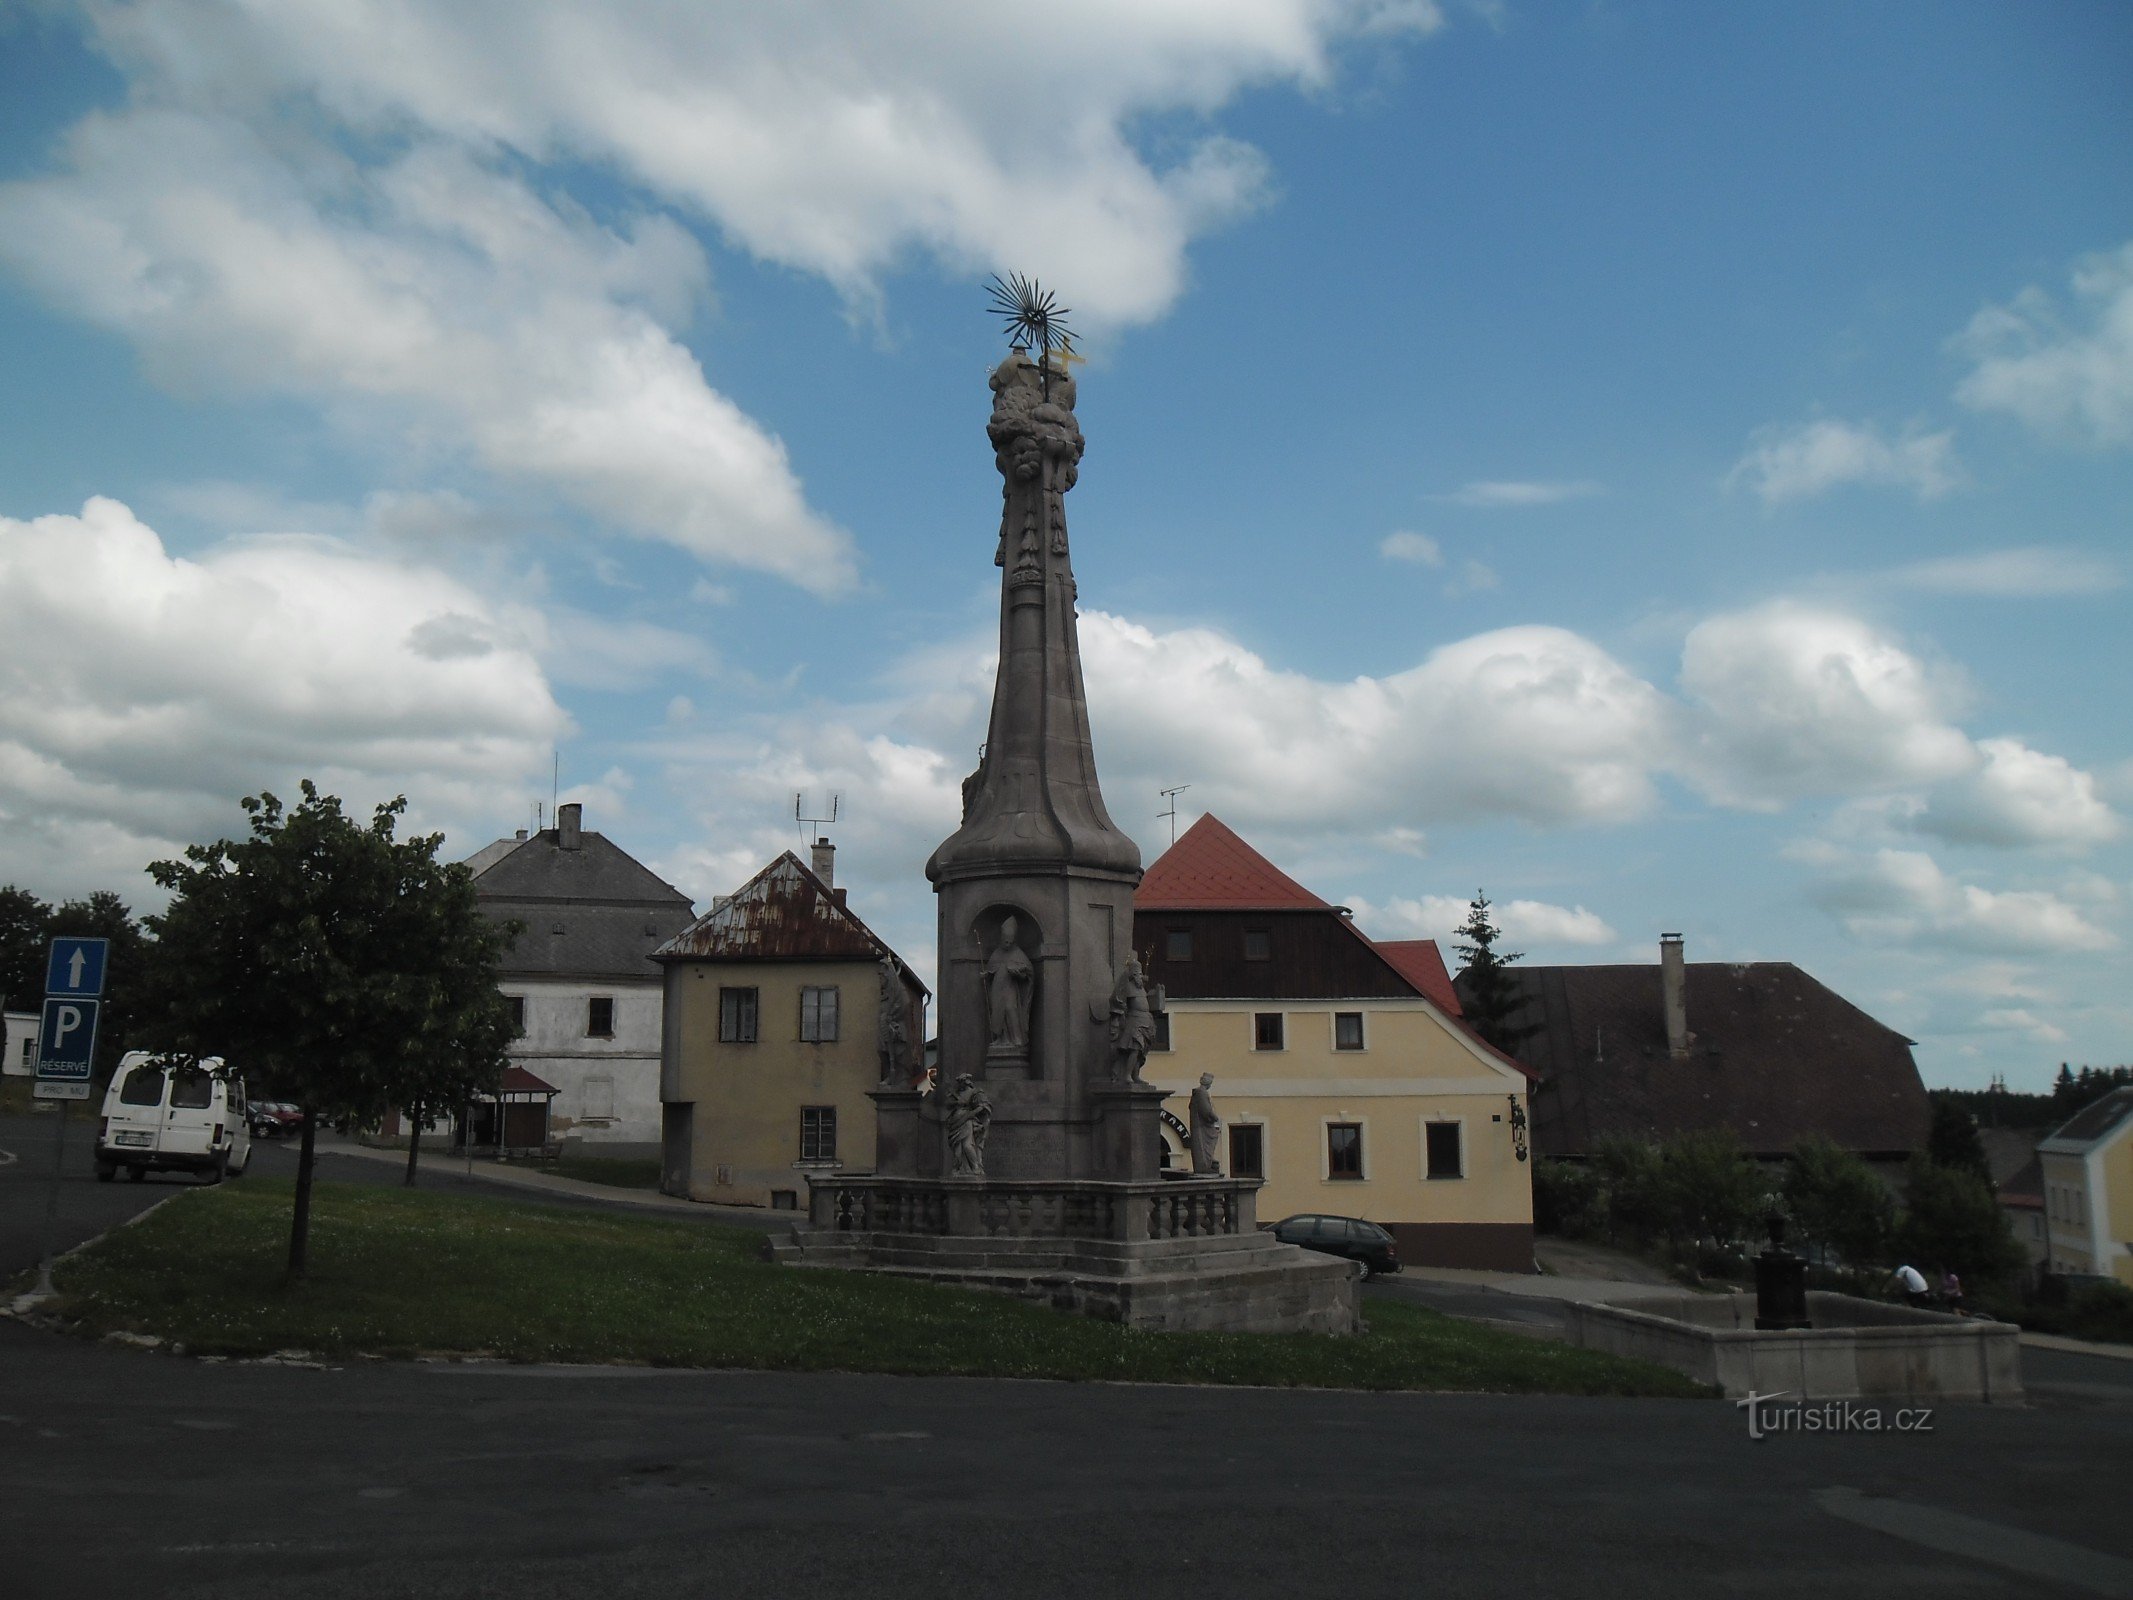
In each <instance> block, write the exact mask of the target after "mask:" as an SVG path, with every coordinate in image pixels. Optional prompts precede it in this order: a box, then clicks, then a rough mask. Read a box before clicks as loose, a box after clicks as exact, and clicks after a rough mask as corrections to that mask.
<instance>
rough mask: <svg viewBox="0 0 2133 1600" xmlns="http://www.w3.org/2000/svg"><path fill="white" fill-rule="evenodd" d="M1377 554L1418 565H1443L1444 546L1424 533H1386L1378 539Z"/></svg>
mask: <svg viewBox="0 0 2133 1600" xmlns="http://www.w3.org/2000/svg"><path fill="white" fill-rule="evenodd" d="M1378 554H1379V555H1381V556H1383V557H1384V558H1385V559H1386V560H1387V561H1411V562H1413V563H1414V564H1415V565H1416V566H1418V567H1441V566H1443V565H1444V547H1443V546H1441V545H1440V544H1438V543H1437V541H1436V540H1434V539H1432V538H1431V537H1430V536H1429V535H1428V534H1426V533H1410V532H1407V531H1406V530H1404V529H1403V530H1402V531H1401V532H1399V533H1388V534H1386V535H1385V537H1384V538H1382V539H1380V540H1379V541H1378Z"/></svg>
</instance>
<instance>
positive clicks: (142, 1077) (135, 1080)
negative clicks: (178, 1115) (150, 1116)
mask: <svg viewBox="0 0 2133 1600" xmlns="http://www.w3.org/2000/svg"><path fill="white" fill-rule="evenodd" d="M162 1103H163V1069H162V1068H161V1067H135V1068H134V1069H133V1070H132V1071H131V1072H129V1073H127V1074H126V1087H125V1088H123V1089H121V1090H119V1104H120V1105H122V1106H159V1105H161V1104H162Z"/></svg>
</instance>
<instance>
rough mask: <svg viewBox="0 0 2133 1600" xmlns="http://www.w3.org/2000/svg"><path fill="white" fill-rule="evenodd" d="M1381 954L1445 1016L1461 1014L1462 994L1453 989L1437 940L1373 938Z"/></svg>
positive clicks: (1450, 976) (1372, 941)
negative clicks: (1460, 1001)
mask: <svg viewBox="0 0 2133 1600" xmlns="http://www.w3.org/2000/svg"><path fill="white" fill-rule="evenodd" d="M1370 942H1371V943H1372V944H1374V945H1376V946H1377V947H1378V954H1379V955H1381V956H1383V957H1384V958H1385V959H1386V960H1387V961H1390V962H1391V963H1392V965H1393V970H1394V971H1395V972H1397V973H1399V975H1400V976H1401V977H1403V978H1405V979H1406V980H1407V981H1408V982H1409V983H1411V984H1413V985H1414V986H1415V987H1416V988H1417V989H1420V990H1421V991H1422V994H1423V997H1424V998H1425V999H1427V1000H1428V1001H1430V1002H1431V1004H1433V1005H1435V1006H1436V1008H1437V1009H1438V1010H1439V1011H1442V1012H1443V1013H1444V1014H1445V1015H1446V1016H1450V1017H1456V1016H1460V1015H1462V1013H1461V1012H1460V1010H1459V996H1458V994H1457V992H1455V991H1454V990H1453V988H1452V975H1451V974H1450V973H1449V972H1447V971H1445V969H1444V956H1443V954H1442V952H1440V951H1439V950H1438V949H1437V941H1436V940H1434V939H1373V940H1371V941H1370Z"/></svg>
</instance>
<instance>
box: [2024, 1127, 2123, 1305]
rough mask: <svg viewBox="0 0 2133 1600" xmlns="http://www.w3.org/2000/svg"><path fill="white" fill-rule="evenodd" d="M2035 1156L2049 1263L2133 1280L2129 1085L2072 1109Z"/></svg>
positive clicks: (2071, 1270)
mask: <svg viewBox="0 0 2133 1600" xmlns="http://www.w3.org/2000/svg"><path fill="white" fill-rule="evenodd" d="M2037 1162H2038V1165H2039V1166H2040V1167H2041V1169H2042V1171H2041V1173H2040V1174H2039V1176H2040V1177H2041V1179H2042V1182H2043V1189H2044V1212H2045V1233H2046V1241H2047V1247H2048V1252H2049V1255H2050V1268H2051V1270H2052V1271H2053V1272H2062V1273H2076V1274H2094V1275H2095V1276H2097V1277H2103V1278H2116V1279H2117V1280H2118V1281H2119V1282H2120V1283H2123V1284H2126V1285H2128V1286H2129V1287H2133V1087H2127V1088H2123V1089H2113V1090H2112V1091H2111V1092H2110V1093H2109V1094H2107V1095H2105V1096H2104V1097H2103V1098H2102V1099H2101V1100H2098V1101H2095V1102H2094V1103H2092V1104H2090V1105H2087V1106H2084V1107H2082V1109H2081V1110H2079V1111H2077V1112H2075V1113H2074V1114H2073V1115H2072V1116H2071V1117H2069V1118H2068V1119H2067V1120H2066V1121H2065V1122H2064V1123H2062V1124H2061V1125H2060V1126H2059V1127H2058V1128H2056V1129H2054V1130H2053V1132H2052V1134H2051V1136H2050V1137H2049V1138H2047V1139H2045V1140H2044V1141H2043V1142H2042V1143H2041V1144H2039V1145H2038V1146H2037Z"/></svg>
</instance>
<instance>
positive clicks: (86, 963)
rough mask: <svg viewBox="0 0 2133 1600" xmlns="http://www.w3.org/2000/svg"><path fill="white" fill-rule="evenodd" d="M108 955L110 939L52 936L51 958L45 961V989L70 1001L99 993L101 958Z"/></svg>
mask: <svg viewBox="0 0 2133 1600" xmlns="http://www.w3.org/2000/svg"><path fill="white" fill-rule="evenodd" d="M110 954H111V941H110V940H109V939H73V938H59V939H54V940H53V941H52V955H51V959H50V960H48V961H47V962H46V963H45V969H44V992H45V993H46V994H57V995H64V996H66V997H67V998H68V999H70V1000H71V999H74V998H76V997H77V996H88V997H90V998H92V999H93V998H94V997H95V996H97V995H100V994H102V993H103V992H104V958H105V957H106V956H108V955H110Z"/></svg>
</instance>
